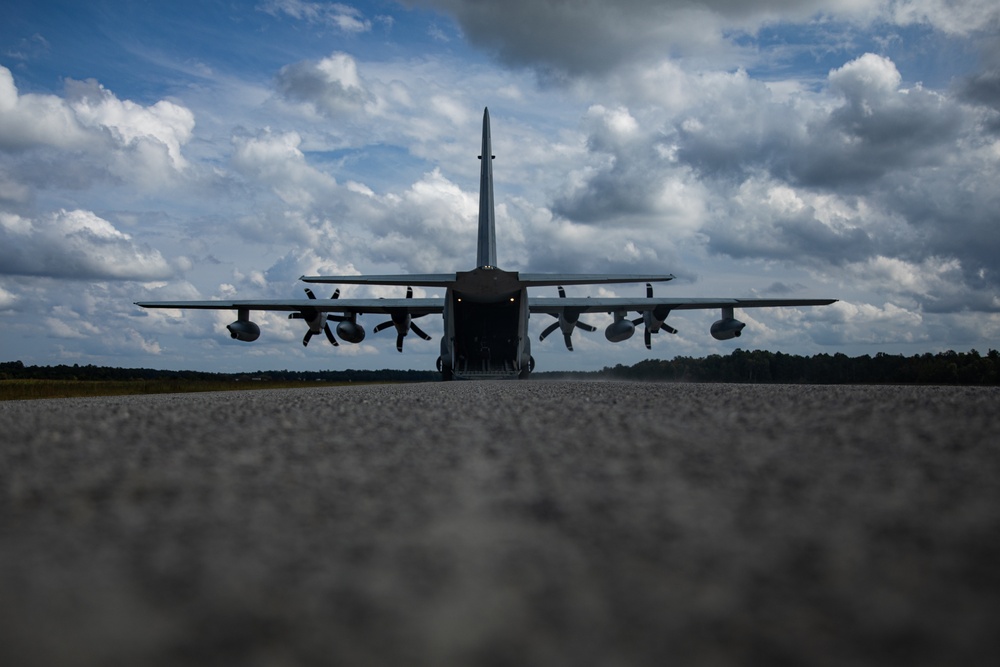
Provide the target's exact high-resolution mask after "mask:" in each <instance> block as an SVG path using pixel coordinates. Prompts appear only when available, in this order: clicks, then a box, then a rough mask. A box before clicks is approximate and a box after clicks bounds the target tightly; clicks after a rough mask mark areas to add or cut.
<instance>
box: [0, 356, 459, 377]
mask: <svg viewBox="0 0 1000 667" xmlns="http://www.w3.org/2000/svg"><path fill="white" fill-rule="evenodd" d="M164 379H167V380H185V381H192V382H198V381H205V382H208V381H211V382H218V381H226V380H230V381H233V382H428V381H431V380H439V379H441V374H440V373H438V372H436V371H408V370H391V369H386V370H379V371H366V370H345V371H288V370H284V371H255V372H252V373H208V372H204V371H160V370H156V369H153V368H110V367H107V366H93V365H87V366H80V365H78V364H73V365H72V366H67V365H65V364H60V365H59V366H25V365H24V364H23V363H21V362H20V361H9V362H4V363H0V380H114V381H119V382H121V381H129V380H164Z"/></svg>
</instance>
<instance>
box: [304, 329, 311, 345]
mask: <svg viewBox="0 0 1000 667" xmlns="http://www.w3.org/2000/svg"><path fill="white" fill-rule="evenodd" d="M312 337H313V332H312V331H311V330H310V331H307V332H306V335H305V336H303V337H302V347H307V346H308V345H309V339H310V338H312Z"/></svg>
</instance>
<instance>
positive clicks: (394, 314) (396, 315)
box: [372, 287, 431, 352]
mask: <svg viewBox="0 0 1000 667" xmlns="http://www.w3.org/2000/svg"><path fill="white" fill-rule="evenodd" d="M406 298H407V299H412V298H413V288H412V287H407V288H406ZM389 317H390V318H391V319H388V320H386V321H385V322H382V323H381V324H378V325H376V326H375V328H374V329H372V333H378V332H379V331H382V330H383V329H388V328H389V327H396V349H397V350H399V351H400V352H402V351H403V339H404V338H405V337H406V334H408V333H410V332H411V331H412V332H413V333H415V334H417V335H418V336H420V337H421V338H423V339H424V340H431V337H430V336H428V335H427V333H425V332H424V330H423V329H421V328H420V327H418V326H417V325H416V324H414V323H413V320H414V319H415V317H423V315H416V316H413V315H410V311H409V310H408V309H406V308H392V309H390V310H389Z"/></svg>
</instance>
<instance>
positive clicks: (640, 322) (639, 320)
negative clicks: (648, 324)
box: [632, 317, 646, 326]
mask: <svg viewBox="0 0 1000 667" xmlns="http://www.w3.org/2000/svg"><path fill="white" fill-rule="evenodd" d="M645 321H646V318H645V317H637V318H635V319H634V320H632V324H634V325H636V326H639V325H640V324H642V323H643V322H645Z"/></svg>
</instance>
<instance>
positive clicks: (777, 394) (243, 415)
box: [0, 381, 1000, 666]
mask: <svg viewBox="0 0 1000 667" xmlns="http://www.w3.org/2000/svg"><path fill="white" fill-rule="evenodd" d="M998 426H1000V391H998V390H996V389H978V388H935V387H840V386H830V387H820V386H745V385H683V384H636V383H594V382H580V383H557V382H534V381H530V382H510V383H473V382H470V383H442V384H421V385H403V386H369V387H345V388H330V389H321V388H316V389H307V390H274V391H252V392H234V393H219V394H185V395H170V396H139V397H122V398H105V399H61V400H51V401H26V402H7V403H0V479H2V495H0V664H3V665H26V666H31V665H88V666H89V665H94V666H96V665H101V666H104V665H154V666H155V665H203V664H224V665H261V666H264V665H268V666H270V665H299V664H309V665H313V664H329V665H375V664H386V665H404V664H405V665H489V666H492V665H665V664H672V665H727V664H729V665H734V664H740V665H803V664H809V665H885V664H898V665H957V664H963V665H995V664H1000V662H998V658H1000V638H998V634H997V630H998V627H1000V437H998Z"/></svg>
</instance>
